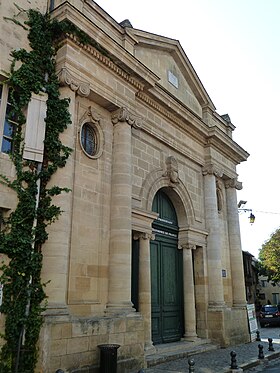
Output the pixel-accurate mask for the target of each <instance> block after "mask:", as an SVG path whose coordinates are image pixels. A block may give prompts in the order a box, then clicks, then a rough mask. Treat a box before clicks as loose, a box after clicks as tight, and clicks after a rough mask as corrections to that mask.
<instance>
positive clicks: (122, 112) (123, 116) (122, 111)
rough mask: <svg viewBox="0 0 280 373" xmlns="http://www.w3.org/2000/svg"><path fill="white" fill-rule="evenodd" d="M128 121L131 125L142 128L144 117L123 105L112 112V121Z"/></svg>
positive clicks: (114, 122) (115, 122)
mask: <svg viewBox="0 0 280 373" xmlns="http://www.w3.org/2000/svg"><path fill="white" fill-rule="evenodd" d="M118 122H127V123H128V124H129V125H130V126H132V127H135V128H140V127H141V126H142V118H141V117H139V116H136V115H134V114H132V113H131V112H129V110H128V109H127V108H125V107H121V108H119V109H118V110H116V111H115V112H113V113H112V123H113V124H117V123H118Z"/></svg>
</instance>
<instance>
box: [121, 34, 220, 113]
mask: <svg viewBox="0 0 280 373" xmlns="http://www.w3.org/2000/svg"><path fill="white" fill-rule="evenodd" d="M127 32H128V33H129V34H131V35H133V36H134V38H135V39H136V40H137V43H136V44H135V46H134V56H135V57H136V58H137V59H138V60H139V61H141V62H142V63H143V64H144V65H145V66H147V67H148V68H149V69H150V70H151V71H152V72H153V73H154V74H156V75H157V76H158V77H159V78H160V79H159V82H158V84H159V85H161V86H162V87H163V88H164V89H165V90H167V91H168V92H170V93H171V94H172V95H173V96H175V97H176V98H177V99H178V100H180V101H181V102H182V103H183V104H184V105H186V106H187V107H189V108H190V109H191V110H192V111H193V112H195V113H196V114H198V115H199V116H202V108H203V107H206V106H208V107H209V108H211V109H212V110H215V106H214V104H213V102H212V101H211V99H210V97H209V95H208V93H207V92H206V90H205V88H204V86H203V84H202V83H201V81H200V79H199V77H198V75H197V74H196V72H195V70H194V68H193V66H192V64H191V63H190V61H189V59H188V57H187V55H186V54H185V52H184V50H183V48H182V46H181V44H180V42H179V41H178V40H174V39H170V38H166V37H163V36H159V35H155V34H151V33H148V32H144V31H141V30H136V29H133V28H129V29H127Z"/></svg>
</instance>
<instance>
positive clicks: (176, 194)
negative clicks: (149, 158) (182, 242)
mask: <svg viewBox="0 0 280 373" xmlns="http://www.w3.org/2000/svg"><path fill="white" fill-rule="evenodd" d="M159 189H164V192H165V193H166V194H167V195H168V196H169V198H170V199H171V201H172V203H173V205H174V207H175V209H176V213H177V217H178V223H179V226H181V227H186V226H193V225H194V221H195V212H194V207H193V204H192V201H191V198H190V195H189V192H188V190H187V188H186V187H185V185H184V184H183V182H182V181H181V180H180V178H179V177H178V179H177V182H176V183H172V182H170V178H169V177H167V176H165V175H164V174H163V170H162V169H158V170H155V171H153V172H151V173H150V174H149V175H148V177H147V178H146V181H145V182H144V184H143V187H142V190H141V195H140V197H141V201H142V208H143V209H144V210H146V211H151V210H152V203H153V199H154V197H155V195H156V193H157V191H158V190H159Z"/></svg>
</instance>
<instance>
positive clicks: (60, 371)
mask: <svg viewBox="0 0 280 373" xmlns="http://www.w3.org/2000/svg"><path fill="white" fill-rule="evenodd" d="M55 373H64V370H62V369H57V370H56V371H55Z"/></svg>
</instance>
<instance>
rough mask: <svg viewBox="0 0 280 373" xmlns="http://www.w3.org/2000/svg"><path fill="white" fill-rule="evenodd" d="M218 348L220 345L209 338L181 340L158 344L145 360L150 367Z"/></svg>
mask: <svg viewBox="0 0 280 373" xmlns="http://www.w3.org/2000/svg"><path fill="white" fill-rule="evenodd" d="M218 348H219V346H217V345H214V344H213V343H211V342H210V341H209V340H207V339H200V338H198V339H197V340H196V341H194V342H187V341H180V342H173V343H165V344H161V345H156V346H155V350H154V352H153V353H152V354H149V355H146V356H145V360H146V363H147V367H148V368H149V367H152V366H155V365H157V364H161V363H165V362H167V361H172V360H177V359H181V358H184V357H187V356H192V355H195V354H199V353H201V352H206V351H212V350H216V349H218Z"/></svg>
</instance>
